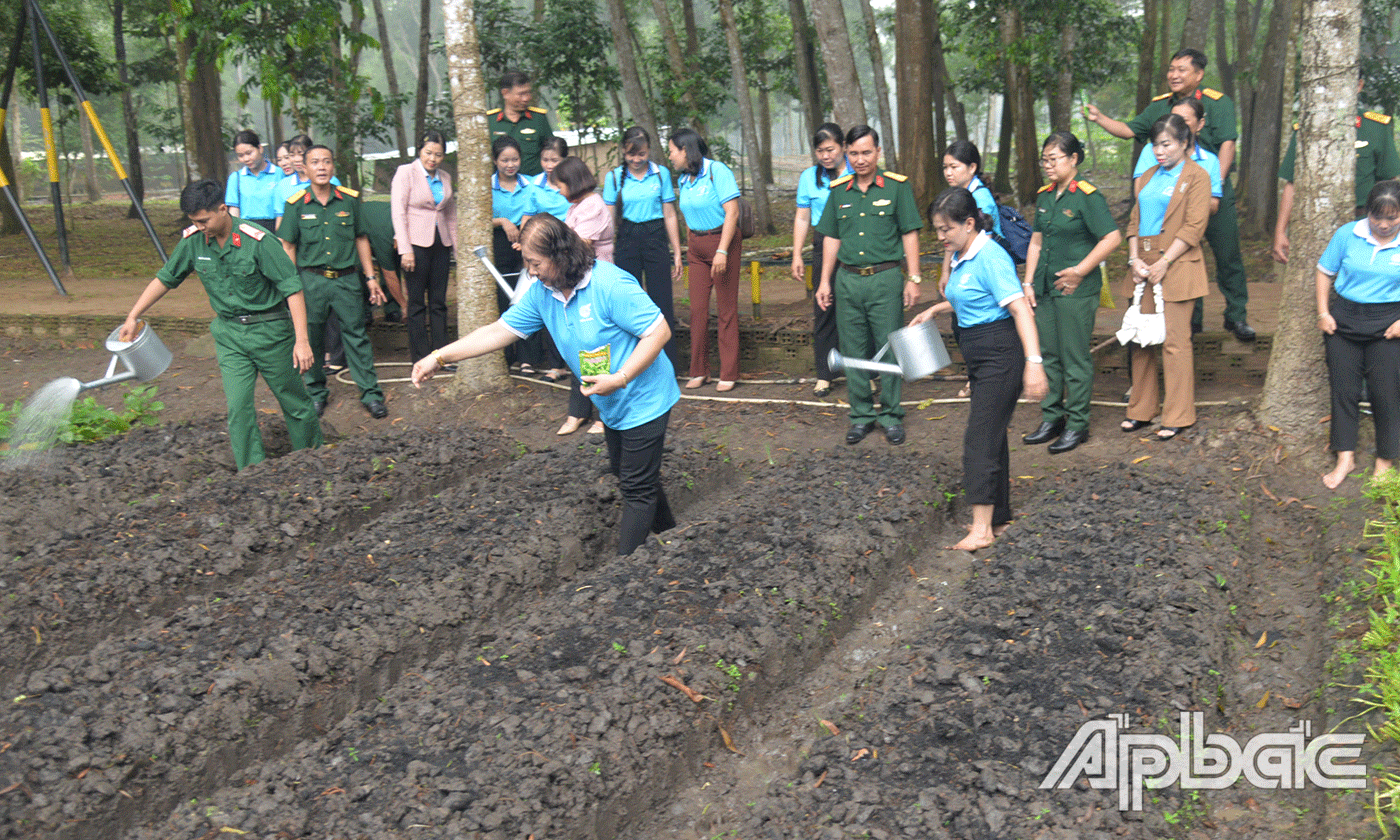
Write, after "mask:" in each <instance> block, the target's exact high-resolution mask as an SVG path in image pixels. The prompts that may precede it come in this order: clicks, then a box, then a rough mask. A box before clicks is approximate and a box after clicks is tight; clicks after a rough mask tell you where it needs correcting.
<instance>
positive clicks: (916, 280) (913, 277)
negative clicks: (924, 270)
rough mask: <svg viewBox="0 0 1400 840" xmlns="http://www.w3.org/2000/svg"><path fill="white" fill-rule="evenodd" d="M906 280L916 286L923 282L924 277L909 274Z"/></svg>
mask: <svg viewBox="0 0 1400 840" xmlns="http://www.w3.org/2000/svg"><path fill="white" fill-rule="evenodd" d="M907 279H908V280H909V282H910V283H913V284H914V285H916V286H917V285H919V284H920V283H922V282H924V276H923V275H922V274H910V275H909V276H908V278H907Z"/></svg>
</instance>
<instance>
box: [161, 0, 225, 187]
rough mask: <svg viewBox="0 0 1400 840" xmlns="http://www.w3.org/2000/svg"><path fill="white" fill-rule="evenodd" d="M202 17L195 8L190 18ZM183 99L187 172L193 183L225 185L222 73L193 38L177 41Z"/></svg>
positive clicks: (178, 84)
mask: <svg viewBox="0 0 1400 840" xmlns="http://www.w3.org/2000/svg"><path fill="white" fill-rule="evenodd" d="M201 15H202V10H201V9H200V7H199V3H198V2H196V3H194V4H193V7H192V11H191V13H190V17H191V18H194V19H198V18H199V17H200V16H201ZM174 40H175V55H176V59H177V65H178V74H179V75H178V82H177V87H178V89H179V95H180V122H181V124H182V126H183V128H184V130H185V169H186V174H187V176H188V179H189V180H191V181H195V180H198V179H200V178H209V179H212V180H215V181H219V182H220V183H222V182H223V181H225V180H227V178H228V158H227V157H225V155H224V138H223V121H224V114H223V103H222V97H221V94H220V86H219V69H218V67H216V66H215V65H214V64H213V62H210V61H205V60H203V59H202V57H201V55H200V53H199V44H198V41H197V39H196V36H195V35H194V34H190V35H187V36H186V37H183V38H180V37H176V38H175V39H174Z"/></svg>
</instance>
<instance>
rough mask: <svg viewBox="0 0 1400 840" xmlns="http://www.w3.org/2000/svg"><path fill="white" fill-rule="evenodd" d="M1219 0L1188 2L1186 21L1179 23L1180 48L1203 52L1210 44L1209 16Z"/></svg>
mask: <svg viewBox="0 0 1400 840" xmlns="http://www.w3.org/2000/svg"><path fill="white" fill-rule="evenodd" d="M1219 2H1220V0H1189V2H1188V3H1187V4H1186V19H1185V20H1183V21H1182V22H1181V48H1182V49H1184V48H1186V47H1191V48H1193V49H1198V50H1200V51H1202V52H1205V51H1206V49H1207V48H1208V47H1207V45H1208V44H1209V43H1210V42H1209V41H1208V40H1207V35H1208V34H1209V33H1210V15H1211V12H1213V11H1215V6H1216V4H1217V3H1219Z"/></svg>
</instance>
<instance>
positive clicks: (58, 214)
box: [25, 2, 73, 272]
mask: <svg viewBox="0 0 1400 840" xmlns="http://www.w3.org/2000/svg"><path fill="white" fill-rule="evenodd" d="M25 5H26V6H29V5H30V4H29V3H27V2H26V3H25ZM29 11H30V12H31V14H30V19H29V43H30V44H31V45H32V46H33V47H34V88H35V90H37V91H38V93H39V124H40V125H41V126H42V127H43V129H44V153H45V156H46V158H47V160H48V165H49V195H50V197H51V198H52V199H53V220H54V226H55V228H56V229H57V230H58V255H59V257H60V258H61V259H62V260H63V267H64V268H66V269H67V270H68V271H70V272H71V271H72V270H73V258H72V256H71V255H70V254H69V253H68V226H67V224H66V223H65V222H64V219H63V187H62V185H61V184H59V180H58V147H57V146H56V145H55V144H54V141H53V115H52V114H51V113H50V111H49V89H48V87H47V86H46V85H45V84H44V53H43V50H41V49H40V48H39V19H38V17H37V16H35V15H34V14H33V12H34V11H36V9H34V8H32V7H31V8H30V10H29Z"/></svg>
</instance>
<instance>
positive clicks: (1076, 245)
mask: <svg viewBox="0 0 1400 840" xmlns="http://www.w3.org/2000/svg"><path fill="white" fill-rule="evenodd" d="M1031 229H1032V230H1034V231H1036V232H1037V233H1039V234H1041V241H1040V261H1039V262H1038V263H1036V266H1035V278H1034V279H1033V280H1032V283H1033V285H1034V288H1035V293H1036V294H1037V295H1040V296H1041V297H1045V296H1048V295H1061V292H1058V291H1055V289H1054V286H1055V272H1057V271H1061V270H1063V269H1066V268H1070V267H1071V266H1075V265H1078V264H1079V262H1080V261H1081V260H1083V259H1084V258H1085V257H1087V256H1088V255H1089V252H1090V251H1092V250H1094V248H1095V246H1097V245H1098V244H1099V241H1100V240H1102V239H1103V238H1104V237H1105V236H1108V235H1109V234H1111V233H1113V232H1114V231H1116V230H1118V225H1116V224H1114V223H1113V214H1112V213H1110V212H1109V209H1108V202H1107V201H1105V200H1104V197H1103V193H1101V192H1099V190H1098V188H1096V187H1095V186H1094V185H1093V184H1091V183H1089V182H1088V181H1070V182H1069V186H1068V187H1066V188H1065V191H1064V192H1063V193H1061V194H1060V195H1058V196H1057V195H1056V194H1055V185H1054V183H1049V184H1046V185H1045V186H1043V187H1041V188H1040V193H1039V194H1038V195H1037V196H1036V198H1035V220H1034V221H1033V222H1032V226H1031ZM1100 281H1101V273H1100V271H1099V267H1098V266H1094V268H1093V270H1092V271H1090V272H1089V273H1088V274H1087V275H1085V277H1084V282H1082V283H1080V284H1079V288H1077V289H1075V290H1074V294H1073V295H1072V296H1073V297H1090V296H1093V297H1098V295H1099V290H1100V286H1101V282H1100Z"/></svg>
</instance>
